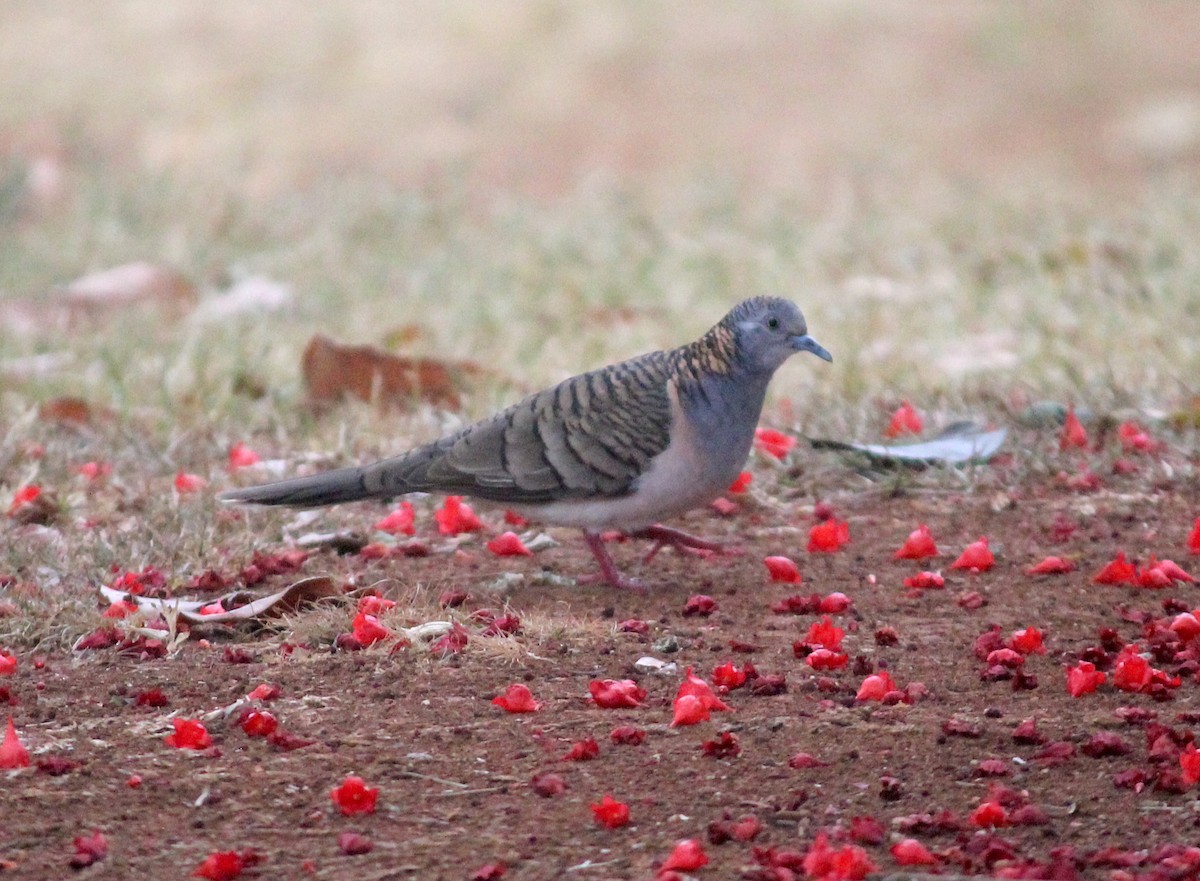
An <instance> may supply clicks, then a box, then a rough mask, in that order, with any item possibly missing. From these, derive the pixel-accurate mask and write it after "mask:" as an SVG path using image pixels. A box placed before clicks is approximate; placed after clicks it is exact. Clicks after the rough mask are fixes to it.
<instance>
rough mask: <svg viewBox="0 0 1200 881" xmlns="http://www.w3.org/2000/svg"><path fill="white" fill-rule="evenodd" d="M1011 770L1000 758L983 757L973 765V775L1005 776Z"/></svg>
mask: <svg viewBox="0 0 1200 881" xmlns="http://www.w3.org/2000/svg"><path fill="white" fill-rule="evenodd" d="M1010 773H1011V772H1010V771H1009V769H1008V765H1006V764H1004V762H1002V761H1001V760H1000V759H983V760H982V761H980V763H979V764H978V765H976V766H975V770H974V772H972V775H971V776H973V777H1007V776H1008V775H1009V774H1010Z"/></svg>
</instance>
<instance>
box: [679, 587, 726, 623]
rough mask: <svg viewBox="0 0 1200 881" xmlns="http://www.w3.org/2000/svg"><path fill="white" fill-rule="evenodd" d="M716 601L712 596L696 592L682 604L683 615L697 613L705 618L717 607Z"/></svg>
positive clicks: (689, 615) (686, 616)
mask: <svg viewBox="0 0 1200 881" xmlns="http://www.w3.org/2000/svg"><path fill="white" fill-rule="evenodd" d="M718 608H719V607H718V605H717V601H716V600H714V599H713V598H712V597H710V596H708V595H706V594H702V593H698V594H695V595H693V596H690V597H688V600H687V602H686V603H684V604H683V616H684V617H685V618H690V617H692V616H693V615H697V616H699V617H701V618H707V617H708V616H709V615H711V614H712V613H713V612H715V611H717V609H718Z"/></svg>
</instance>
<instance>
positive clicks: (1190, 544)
mask: <svg viewBox="0 0 1200 881" xmlns="http://www.w3.org/2000/svg"><path fill="white" fill-rule="evenodd" d="M1187 549H1188V553H1189V554H1200V517H1197V518H1196V520H1195V522H1194V523H1193V524H1192V531H1191V532H1189V533H1188V537H1187Z"/></svg>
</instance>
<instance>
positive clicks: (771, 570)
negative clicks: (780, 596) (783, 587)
mask: <svg viewBox="0 0 1200 881" xmlns="http://www.w3.org/2000/svg"><path fill="white" fill-rule="evenodd" d="M763 564H764V565H765V566H766V567H767V573H768V575H770V578H771V581H781V582H783V583H784V584H800V583H802V582H803V581H804V576H802V575H801V574H800V570H799V569H798V568H796V564H795V563H794V562H793V561H792V560H791V559H790V558H788V557H767V558H766V559H764V560H763Z"/></svg>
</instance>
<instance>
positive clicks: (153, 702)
mask: <svg viewBox="0 0 1200 881" xmlns="http://www.w3.org/2000/svg"><path fill="white" fill-rule="evenodd" d="M169 703H171V699H170V698H168V697H167V693H166V692H165V691H163V690H162V689H161V688H147V689H144V690H142V691H139V692H138V693H137V696H136V697H135V698H134V704H135V705H137V706H139V707H165V706H167V705H168V704H169Z"/></svg>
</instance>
